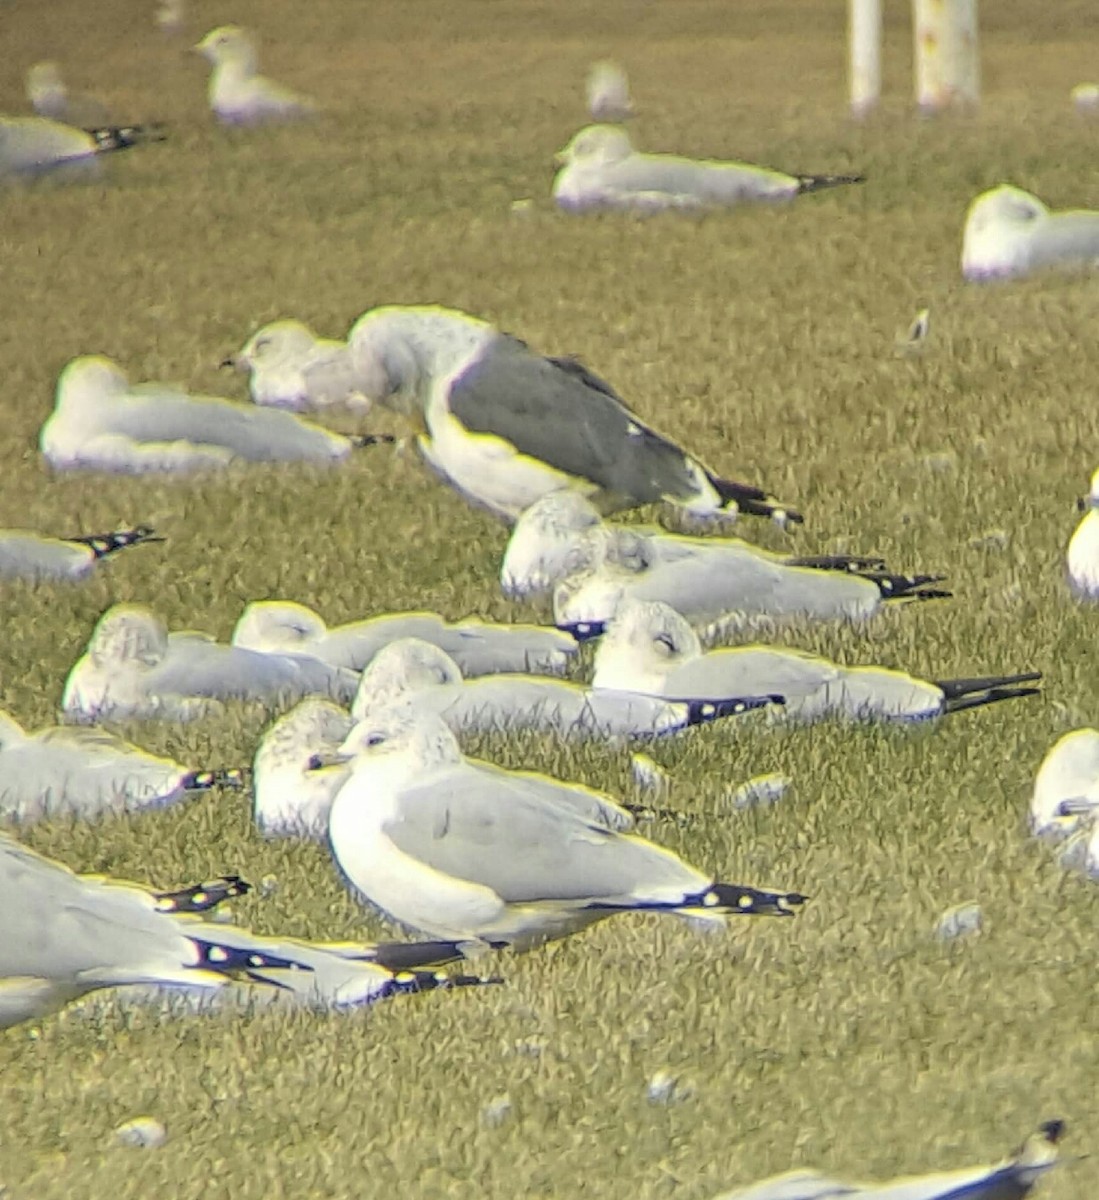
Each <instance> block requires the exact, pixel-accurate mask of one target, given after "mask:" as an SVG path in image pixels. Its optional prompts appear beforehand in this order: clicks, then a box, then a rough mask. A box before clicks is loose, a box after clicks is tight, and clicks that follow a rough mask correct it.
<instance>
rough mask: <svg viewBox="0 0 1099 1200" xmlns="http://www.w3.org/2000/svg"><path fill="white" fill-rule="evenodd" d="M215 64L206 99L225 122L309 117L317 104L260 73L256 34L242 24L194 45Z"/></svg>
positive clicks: (221, 29)
mask: <svg viewBox="0 0 1099 1200" xmlns="http://www.w3.org/2000/svg"><path fill="white" fill-rule="evenodd" d="M194 49H195V51H196V52H197V53H198V54H201V55H202V57H203V58H205V59H206V60H207V62H209V63H210V64H211V66H212V67H213V70H212V71H211V74H210V84H209V87H208V88H207V93H206V95H207V100H208V102H209V105H210V109H211V110H212V112H213V114H214V116H215V117H217V119H218V120H219V121H220V122H221V123H222V124H223V125H259V124H264V123H266V122H278V121H294V120H298V119H300V118H302V117H310V116H312V115H313V114H314V113H315V112H316V111H317V105H316V104H315V103H314V101H312V100H310V99H309V98H308V97H306V96H301V95H299V94H298V93H297V92H294V91H291V90H290V88H288V87H283V85H282V84H281V83H275V82H274V81H273V80H271V79H265V78H264V76H262V75H260V74H259V73H258V72H259V56H258V51H257V49H256V40H255V37H254V36H253V35H252V34H251V33H249V32H248V30H246V29H242V28H241V27H240V26H239V25H221V26H219V27H218V28H217V29H211V30H210V32H209V33H208V34H207V35H206V36H205V37H204V38H203V39H202V41H201V42H199V43H198V45H197V46H195V47H194Z"/></svg>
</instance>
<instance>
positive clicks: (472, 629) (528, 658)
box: [232, 600, 577, 676]
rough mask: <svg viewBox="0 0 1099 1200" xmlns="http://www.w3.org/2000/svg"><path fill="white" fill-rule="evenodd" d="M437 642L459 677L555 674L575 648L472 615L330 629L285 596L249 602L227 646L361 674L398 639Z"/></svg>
mask: <svg viewBox="0 0 1099 1200" xmlns="http://www.w3.org/2000/svg"><path fill="white" fill-rule="evenodd" d="M409 637H414V638H419V639H420V641H423V642H430V643H431V644H432V645H434V646H438V647H439V649H440V650H443V651H444V652H445V653H446V654H449V655H450V657H451V658H453V659H454V661H455V662H456V663H457V664H458V666H459V667H460V668H461V671H462V674H463V675H469V676H475V675H492V674H495V673H496V672H499V671H530V672H531V673H533V674H536V675H556V674H560V672H562V671H563V670H564V669H565V668H566V667H567V666H568V663H569V661H570V660H571V659H572V657H573V656H574V655H575V654H576V651H577V642H576V639H575V638H574V637H572V636H571V634H568V633H563V632H562V631H561V630H559V629H550V628H546V627H545V626H542V625H500V624H495V623H493V622H490V621H478V620H475V619H473V618H472V617H470V618H467V619H466V620H464V621H458V622H456V623H453V624H452V623H450V622H448V621H445V620H444V619H443V618H442V617H441V616H439V615H438V613H428V612H407V613H386V614H384V615H382V616H379V617H371V618H369V619H368V620H365V621H352V622H351V623H350V624H347V625H337V626H335V627H334V628H331V629H330V628H329V627H328V626H327V625H325V623H324V621H323V619H322V618H321V617H320V615H319V614H318V613H315V612H314V611H313V610H312V609H311V608H307V607H306V606H305V605H304V604H295V603H294V602H293V601H290V600H256V601H254V602H253V603H251V604H249V605H247V606H246V607H245V609H244V611H243V612H242V613H241V615H240V620H239V621H237V624H236V628H235V629H234V630H233V637H232V643H233V645H234V646H242V647H244V648H245V649H248V650H261V651H264V652H271V651H274V652H275V653H280V654H307V655H310V656H311V657H313V658H319V659H320V660H321V661H322V662H326V663H329V664H330V665H331V666H333V667H348V668H350V669H351V670H353V671H361V670H362V669H363V668H364V667H366V666H367V664H368V663H369V662H370V661H371V660H372V659H373V658H374V656H375V655H376V654H377V653H378V651H379V650H381V649H383V648H384V647H385V646H388V645H389V644H390V643H391V642H395V641H396V640H397V639H398V638H409Z"/></svg>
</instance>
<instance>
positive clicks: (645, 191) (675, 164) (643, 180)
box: [553, 125, 863, 212]
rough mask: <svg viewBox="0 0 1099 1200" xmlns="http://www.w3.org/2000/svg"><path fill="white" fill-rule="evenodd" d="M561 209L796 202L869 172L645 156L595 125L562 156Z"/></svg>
mask: <svg viewBox="0 0 1099 1200" xmlns="http://www.w3.org/2000/svg"><path fill="white" fill-rule="evenodd" d="M557 162H558V163H559V164H560V165H561V170H560V171H558V173H557V177H556V178H555V179H554V181H553V198H554V200H555V201H556V202H557V205H558V207H560V208H563V209H566V210H569V211H572V212H583V211H585V210H588V209H600V208H629V209H640V210H642V211H657V210H660V209H703V208H715V207H723V206H727V205H733V204H745V203H748V202H751V201H782V200H791V199H793V197H795V196H801V195H804V194H806V193H807V192H817V191H820V190H822V189H823V188H831V187H839V186H841V185H843V184H848V183H862V182H863V176H861V175H787V174H786V173H785V172H783V171H772V170H769V169H768V168H766V167H757V166H752V165H751V164H749V163H740V162H716V161H713V160H703V161H699V160H696V159H690V158H680V157H679V156H678V155H674V154H642V153H640V152H639V151H637V150H635V149H634V146H633V143H632V142H631V141H630V135H629V134H628V133H627V132H626V130H625V129H623V128H622V127H621V126H620V125H589V126H587V127H586V128H585V129H581V130H580V132H579V133H577V134H575V135H574V137H573V138H572V140H571V141H570V142H569V144H568V145H567V146H566V147H565V148H564V149H563V150H561V151H560V152H559V153H558V155H557Z"/></svg>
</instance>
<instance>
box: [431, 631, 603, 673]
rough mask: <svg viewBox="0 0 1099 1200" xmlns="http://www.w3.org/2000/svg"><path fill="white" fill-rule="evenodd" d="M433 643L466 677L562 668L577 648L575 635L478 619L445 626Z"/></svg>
mask: <svg viewBox="0 0 1099 1200" xmlns="http://www.w3.org/2000/svg"><path fill="white" fill-rule="evenodd" d="M417 636H420V635H417ZM435 644H436V645H437V646H439V648H440V649H442V650H443V651H445V653H447V654H449V655H450V657H451V658H453V659H454V661H455V662H456V663H457V664H458V666H459V667H460V668H461V671H462V674H463V675H465V676H466V677H467V678H473V677H475V676H478V675H497V674H500V673H502V672H508V671H519V672H522V671H530V672H531V673H533V674H548V673H555V672H558V671H561V670H563V669H564V666H565V664H566V662H567V661H568V659H569V658H570V657H571V656H572V655H574V654H576V652H577V650H578V649H579V647H578V646H577V643H576V639H575V638H573V637H572V636H571V635H570V634H567V633H561V632H560V631H559V630H556V629H542V628H539V627H538V626H536V625H516V626H514V627H509V626H507V625H490V624H488V623H485V622H480V621H477V622H468V623H467V622H464V621H463V622H462V623H461V624H459V625H449V626H445V627H444V628H443V629H441V630H440V632H439V636H438V640H437V641H436V643H435Z"/></svg>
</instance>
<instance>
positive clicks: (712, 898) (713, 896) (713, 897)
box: [702, 892, 721, 908]
mask: <svg viewBox="0 0 1099 1200" xmlns="http://www.w3.org/2000/svg"><path fill="white" fill-rule="evenodd" d="M702 903H703V904H704V905H705V906H706V907H707V908H714V907H715V906H716V905H718V904H720V903H721V901H720V900H719V899H718V897H717V892H707V893H706V895H705V896H703V897H702Z"/></svg>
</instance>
